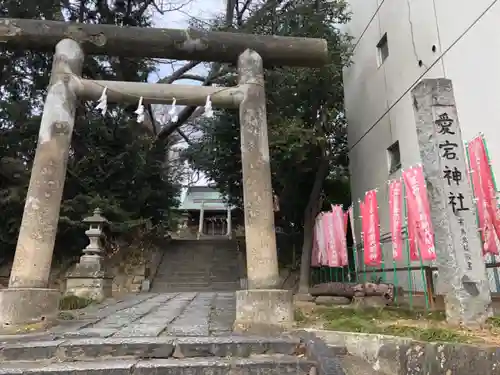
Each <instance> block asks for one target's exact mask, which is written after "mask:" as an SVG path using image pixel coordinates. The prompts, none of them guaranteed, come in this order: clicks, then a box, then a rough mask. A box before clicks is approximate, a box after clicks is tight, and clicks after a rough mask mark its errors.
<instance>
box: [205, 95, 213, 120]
mask: <svg viewBox="0 0 500 375" xmlns="http://www.w3.org/2000/svg"><path fill="white" fill-rule="evenodd" d="M205 116H206V117H208V118H212V117H214V111H213V109H212V101H211V100H210V95H208V96H207V101H206V102H205Z"/></svg>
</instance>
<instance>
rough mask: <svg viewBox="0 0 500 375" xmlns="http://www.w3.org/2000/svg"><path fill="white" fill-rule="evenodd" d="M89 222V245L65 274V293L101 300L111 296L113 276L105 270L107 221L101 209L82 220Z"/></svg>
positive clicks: (87, 232) (87, 233)
mask: <svg viewBox="0 0 500 375" xmlns="http://www.w3.org/2000/svg"><path fill="white" fill-rule="evenodd" d="M83 222H84V223H86V224H89V229H88V230H87V231H86V232H85V234H86V235H87V237H88V238H89V241H90V243H89V245H88V246H87V247H86V248H85V249H83V255H82V256H81V257H80V262H78V264H77V265H76V267H75V268H74V269H73V270H71V271H70V272H68V274H67V275H66V294H67V295H68V294H69V295H75V296H78V297H84V298H89V299H92V300H94V301H102V300H104V299H105V298H108V297H111V294H112V286H113V285H112V282H113V278H112V277H110V276H109V275H108V274H107V272H106V266H105V259H104V257H103V255H104V247H103V239H104V232H103V230H104V226H105V225H106V224H108V221H107V220H106V219H105V218H104V217H102V216H101V210H100V209H98V208H97V209H95V210H94V214H93V215H92V216H89V217H87V218H85V219H84V220H83Z"/></svg>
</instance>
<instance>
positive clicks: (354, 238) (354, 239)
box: [347, 205, 356, 246]
mask: <svg viewBox="0 0 500 375" xmlns="http://www.w3.org/2000/svg"><path fill="white" fill-rule="evenodd" d="M347 214H348V215H349V221H350V224H351V234H352V243H353V244H354V246H356V233H355V231H354V208H353V205H351V207H349V209H348V210H347Z"/></svg>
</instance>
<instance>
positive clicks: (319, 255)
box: [314, 212, 328, 266]
mask: <svg viewBox="0 0 500 375" xmlns="http://www.w3.org/2000/svg"><path fill="white" fill-rule="evenodd" d="M323 216H324V215H323V212H321V213H320V214H319V215H318V216H316V223H315V226H314V238H315V243H316V249H315V251H316V261H317V265H318V266H324V265H326V264H327V263H328V261H327V254H326V245H325V235H324V233H323Z"/></svg>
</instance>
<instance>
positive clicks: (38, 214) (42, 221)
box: [0, 39, 84, 331]
mask: <svg viewBox="0 0 500 375" xmlns="http://www.w3.org/2000/svg"><path fill="white" fill-rule="evenodd" d="M83 59H84V54H83V51H82V49H81V48H80V46H79V44H78V43H77V42H75V41H73V40H71V39H64V40H61V41H60V42H59V43H58V44H57V46H56V51H55V55H54V62H53V65H52V74H51V79H50V84H49V88H48V92H47V98H46V99H45V106H44V111H43V116H42V120H41V125H40V132H39V135H38V145H37V149H36V155H35V160H34V162H33V167H32V171H31V179H30V184H29V188H28V194H27V196H26V203H25V206H24V213H23V218H22V222H21V229H20V232H19V238H18V242H17V248H16V254H15V257H14V264H13V266H12V270H11V273H10V280H9V287H8V288H7V289H3V290H0V331H1V330H2V329H7V330H10V329H14V330H15V329H16V327H19V326H23V325H24V324H28V323H30V324H33V323H35V324H36V323H39V324H41V325H45V324H50V321H51V319H52V318H55V317H56V316H57V307H58V299H59V296H60V293H59V291H58V290H51V289H47V287H48V282H49V274H50V267H51V263H52V252H53V249H54V242H55V239H56V232H57V224H58V220H59V209H60V206H61V198H62V193H63V187H64V180H65V176H66V166H67V162H68V153H69V147H70V143H71V135H72V132H73V126H74V122H75V110H76V99H77V95H76V93H75V92H74V90H73V87H72V85H71V84H70V82H71V77H72V76H74V75H76V76H80V75H81V73H82V65H83ZM20 306H22V308H19V307H20Z"/></svg>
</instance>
